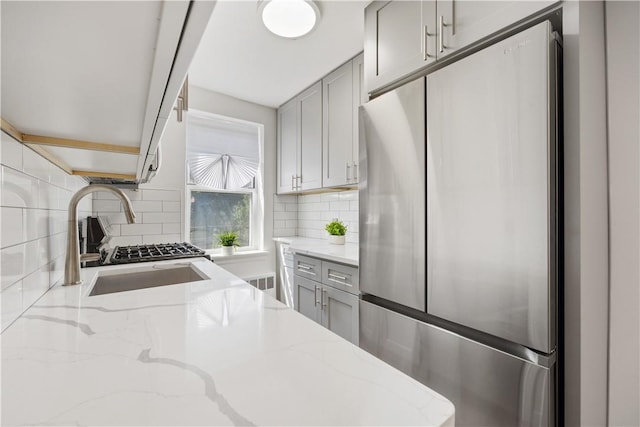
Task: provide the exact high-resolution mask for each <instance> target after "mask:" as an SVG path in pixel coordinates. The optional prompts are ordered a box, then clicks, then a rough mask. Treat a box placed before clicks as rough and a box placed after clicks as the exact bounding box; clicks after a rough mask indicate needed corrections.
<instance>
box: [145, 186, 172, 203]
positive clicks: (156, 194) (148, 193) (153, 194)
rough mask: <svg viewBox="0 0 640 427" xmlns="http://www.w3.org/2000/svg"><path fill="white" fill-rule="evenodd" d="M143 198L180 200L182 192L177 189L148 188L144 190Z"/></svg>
mask: <svg viewBox="0 0 640 427" xmlns="http://www.w3.org/2000/svg"><path fill="white" fill-rule="evenodd" d="M142 200H162V201H174V202H179V201H180V192H179V191H175V190H147V189H144V190H143V191H142Z"/></svg>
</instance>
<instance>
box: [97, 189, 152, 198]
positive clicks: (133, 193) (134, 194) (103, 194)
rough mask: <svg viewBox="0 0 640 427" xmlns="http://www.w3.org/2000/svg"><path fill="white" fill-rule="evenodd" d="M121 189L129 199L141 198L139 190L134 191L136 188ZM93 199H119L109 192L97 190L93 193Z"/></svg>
mask: <svg viewBox="0 0 640 427" xmlns="http://www.w3.org/2000/svg"><path fill="white" fill-rule="evenodd" d="M122 191H123V192H124V194H126V196H127V197H128V198H129V200H131V201H134V200H142V193H141V191H140V190H137V191H136V190H128V189H123V190H122ZM93 200H118V201H119V200H120V199H118V196H116V195H115V194H113V193H111V192H107V191H98V192H96V193H94V197H93Z"/></svg>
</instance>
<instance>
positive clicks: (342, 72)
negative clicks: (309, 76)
mask: <svg viewBox="0 0 640 427" xmlns="http://www.w3.org/2000/svg"><path fill="white" fill-rule="evenodd" d="M322 88H323V96H324V102H323V108H324V117H323V128H324V133H323V137H322V153H323V157H322V172H323V174H322V180H323V185H324V186H325V187H335V186H340V185H345V184H347V183H349V182H350V180H351V179H352V178H353V170H352V168H354V165H353V122H354V117H353V64H352V62H351V61H349V62H347V63H346V64H344V65H342V66H341V67H340V68H338V69H337V70H335V71H333V72H332V73H331V74H329V75H328V76H327V77H325V78H324V79H322Z"/></svg>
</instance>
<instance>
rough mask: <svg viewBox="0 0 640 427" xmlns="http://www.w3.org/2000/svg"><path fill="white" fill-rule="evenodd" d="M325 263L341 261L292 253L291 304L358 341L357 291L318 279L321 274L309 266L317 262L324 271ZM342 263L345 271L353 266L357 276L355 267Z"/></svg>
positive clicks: (348, 337)
mask: <svg viewBox="0 0 640 427" xmlns="http://www.w3.org/2000/svg"><path fill="white" fill-rule="evenodd" d="M324 263H327V264H329V265H331V266H334V267H335V266H339V265H341V264H336V263H331V262H328V261H322V260H319V259H317V258H311V257H305V256H299V255H296V256H295V257H294V265H295V267H294V276H293V285H294V286H293V297H294V307H295V309H296V310H297V311H298V312H300V313H302V314H304V315H305V316H306V317H308V318H309V319H312V320H313V321H314V322H317V323H319V324H321V325H322V326H324V327H325V328H327V329H329V330H330V331H332V332H334V333H336V334H338V335H339V336H341V337H342V338H344V339H346V340H347V341H350V342H352V343H353V344H356V345H358V343H359V331H358V322H359V304H358V301H359V298H358V295H357V294H353V293H350V292H346V291H343V290H340V289H337V288H335V287H333V286H331V285H329V284H326V283H322V282H320V280H322V279H321V277H322V276H321V275H320V274H315V273H314V272H313V270H312V269H314V268H316V265H317V268H318V270H319V271H321V269H322V270H325V271H327V267H323V265H324ZM314 264H315V265H314ZM343 267H344V268H343V270H346V271H350V270H355V271H356V276H357V269H356V268H355V267H350V266H343ZM319 271H318V272H319Z"/></svg>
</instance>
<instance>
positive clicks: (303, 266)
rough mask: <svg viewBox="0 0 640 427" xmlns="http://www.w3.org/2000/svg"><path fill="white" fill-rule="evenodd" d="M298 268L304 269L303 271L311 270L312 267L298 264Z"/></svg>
mask: <svg viewBox="0 0 640 427" xmlns="http://www.w3.org/2000/svg"><path fill="white" fill-rule="evenodd" d="M298 267H300V268H302V269H304V270H313V267H310V266H308V265H304V264H298Z"/></svg>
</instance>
